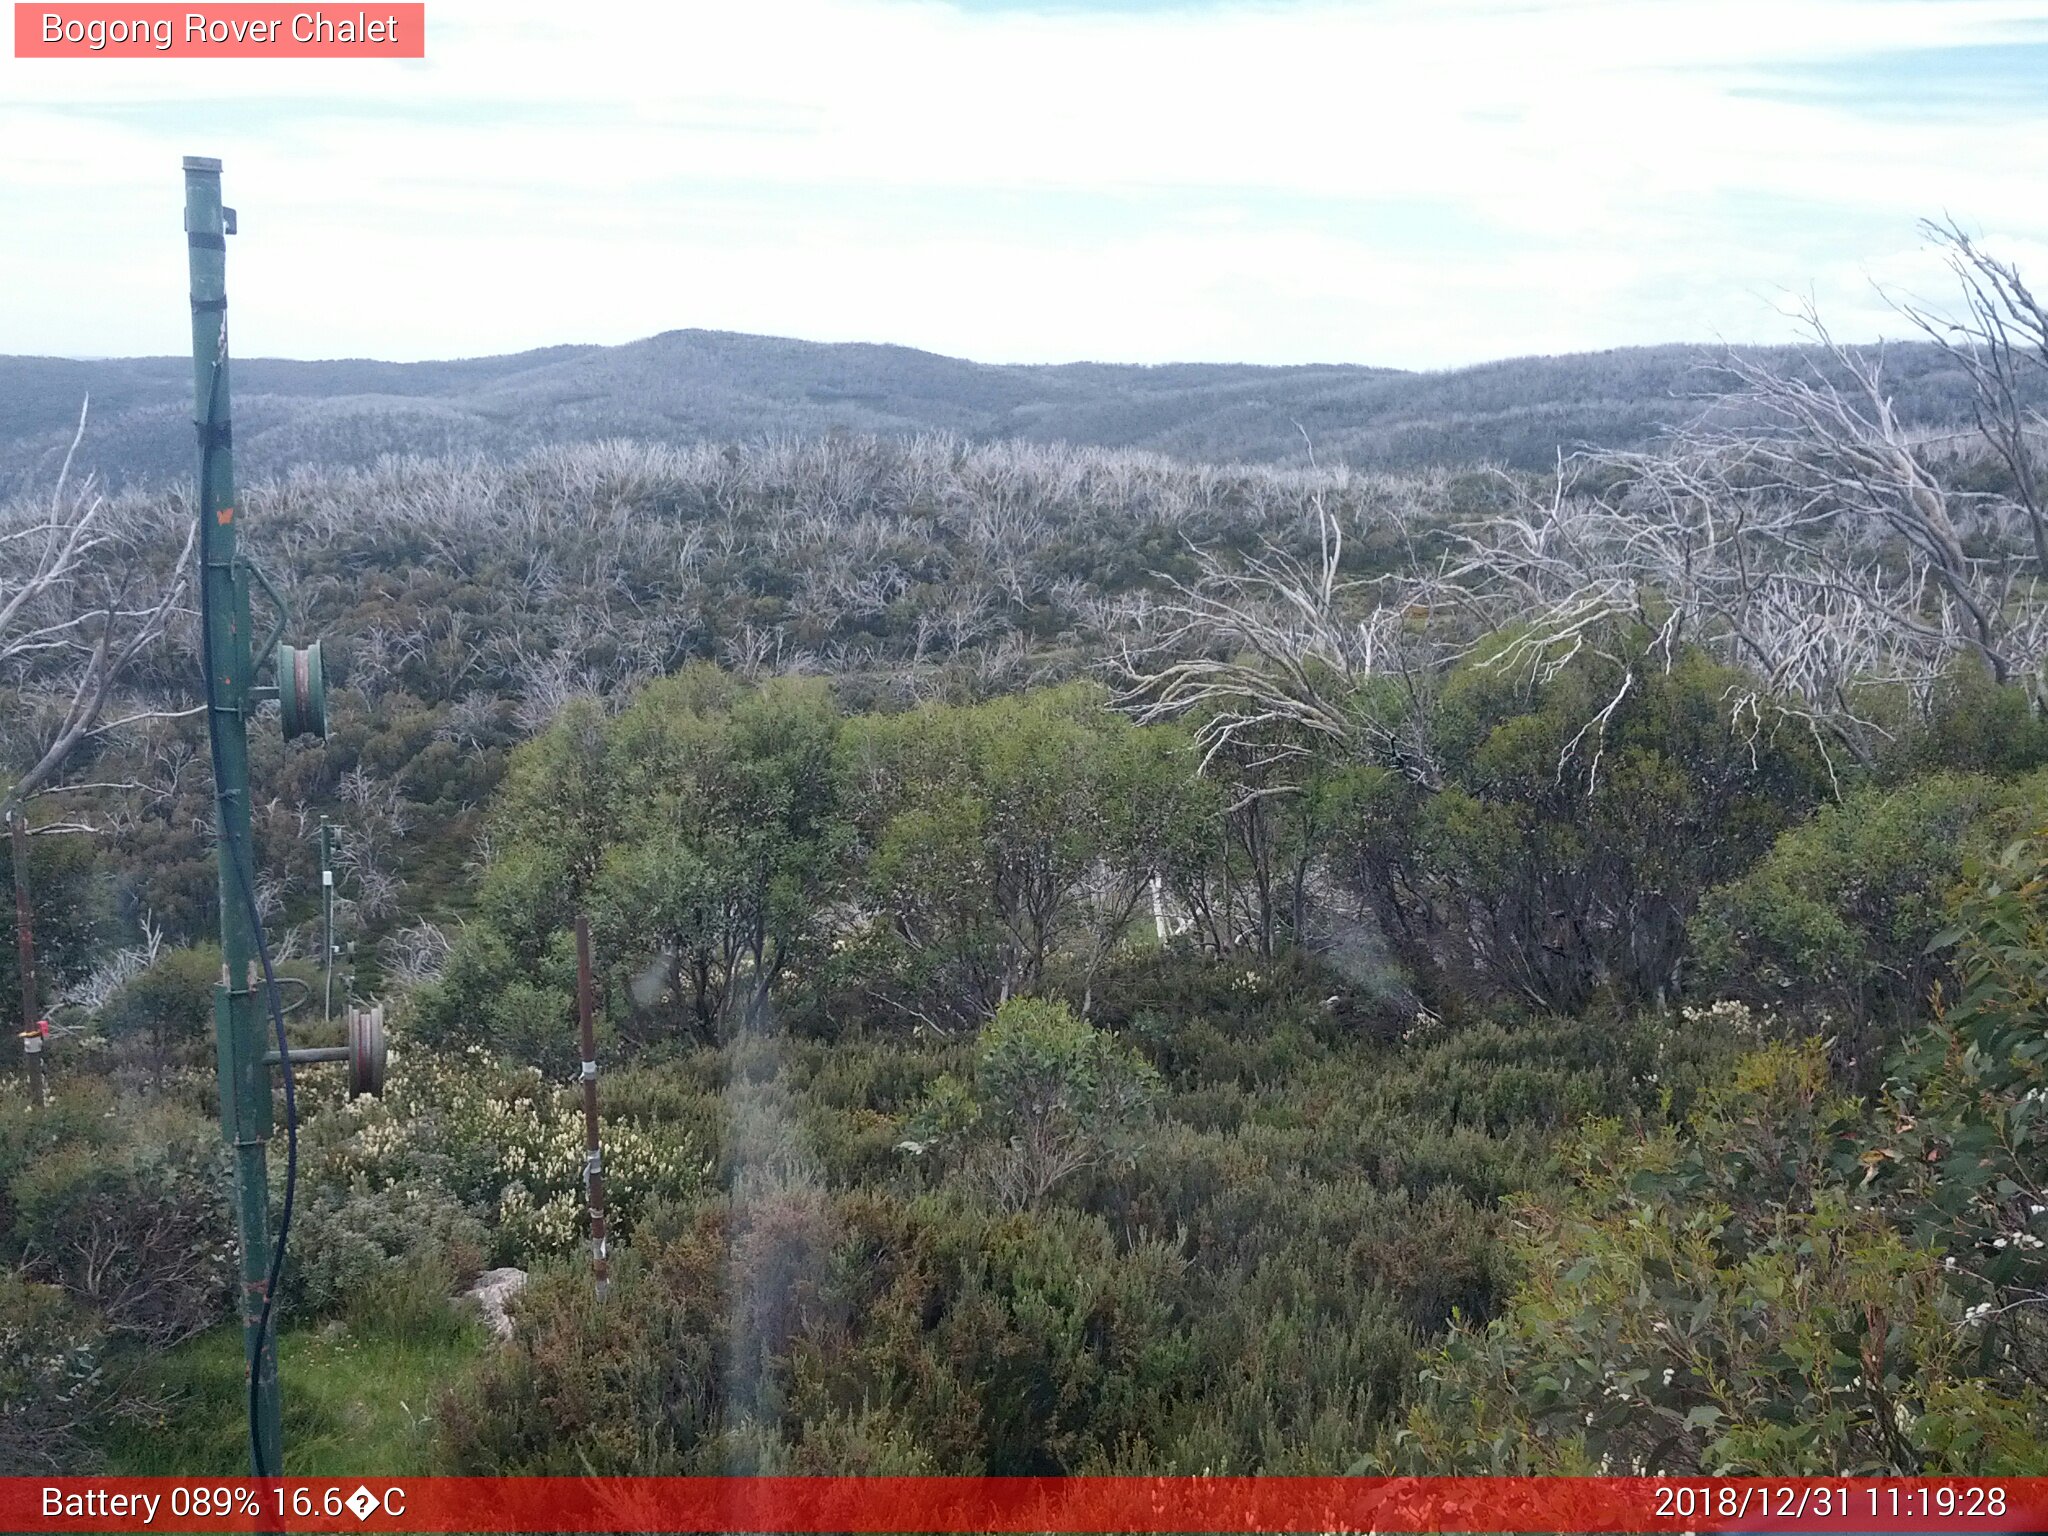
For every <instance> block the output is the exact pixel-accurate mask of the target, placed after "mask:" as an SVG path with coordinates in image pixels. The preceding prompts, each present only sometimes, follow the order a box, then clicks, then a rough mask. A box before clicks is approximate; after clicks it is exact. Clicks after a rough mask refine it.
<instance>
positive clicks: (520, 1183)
mask: <svg viewBox="0 0 2048 1536" xmlns="http://www.w3.org/2000/svg"><path fill="white" fill-rule="evenodd" d="M330 1123H334V1124H338V1126H339V1127H340V1129H339V1132H338V1134H335V1133H330V1134H335V1139H334V1140H333V1141H331V1142H330V1143H328V1144H327V1145H326V1146H325V1147H324V1148H323V1156H324V1163H323V1165H322V1169H321V1172H322V1176H323V1178H331V1179H333V1180H334V1181H336V1182H340V1183H344V1184H348V1183H355V1182H357V1181H361V1183H362V1184H363V1185H364V1186H366V1187H367V1188H368V1189H370V1190H373V1191H374V1190H381V1189H385V1188H389V1187H392V1186H400V1187H412V1188H425V1187H428V1186H430V1185H432V1186H439V1187H440V1188H442V1189H444V1190H446V1191H448V1192H450V1193H452V1194H454V1195H455V1196H456V1198H457V1199H459V1200H461V1201H462V1202H463V1203H464V1204H465V1205H467V1206H469V1207H470V1208H471V1209H472V1210H474V1211H476V1212H477V1213H478V1214H479V1215H480V1216H482V1217H483V1218H484V1219H485V1221H486V1222H487V1223H489V1224H491V1225H493V1226H494V1227H495V1228H496V1229H497V1237H498V1244H497V1246H498V1252H499V1257H500V1258H501V1259H503V1260H504V1261H506V1262H521V1261H524V1260H526V1259H530V1258H533V1257H537V1256H540V1255H543V1254H562V1253H567V1252H569V1251H570V1250H572V1249H573V1248H574V1247H575V1245H576V1243H577V1241H578V1240H579V1239H580V1238H581V1237H583V1236H584V1235H585V1233H586V1231H587V1220H586V1217H585V1215H584V1192H583V1174H584V1148H583V1140H584V1132H583V1101H582V1090H581V1088H580V1087H579V1086H576V1085H573V1084H570V1085H556V1084H551V1083H549V1082H548V1081H547V1080H546V1079H545V1078H543V1077H542V1075H541V1072H540V1069H539V1068H537V1067H524V1068H521V1067H514V1066H511V1065H509V1064H507V1063H504V1062H502V1061H500V1060H499V1059H498V1058H496V1057H495V1056H493V1055H492V1054H491V1053H490V1052H488V1051H486V1050H485V1049H484V1048H483V1047H482V1046H480V1045H472V1046H470V1047H468V1048H467V1049H466V1050H459V1051H458V1050H447V1051H430V1050H425V1049H400V1048H399V1047H398V1046H395V1045H394V1046H393V1048H392V1049H391V1051H390V1055H389V1060H388V1063H387V1073H386V1080H385V1092H384V1097H383V1098H382V1099H381V1100H373V1099H357V1100H355V1101H353V1102H352V1103H350V1104H348V1105H347V1106H346V1107H345V1108H343V1109H342V1110H341V1111H340V1113H339V1114H338V1115H337V1116H334V1117H331V1120H330ZM601 1135H602V1143H603V1158H604V1163H603V1167H604V1178H605V1197H606V1207H607V1213H608V1215H609V1217H610V1221H611V1226H612V1228H613V1230H614V1231H617V1230H622V1229H624V1228H626V1227H629V1226H630V1225H631V1223H632V1220H633V1217H634V1216H635V1214H637V1212H638V1210H639V1208H640V1207H641V1206H642V1205H643V1204H644V1203H645V1202H646V1201H647V1200H648V1199H649V1198H650V1197H653V1196H664V1197H669V1198H678V1197H681V1196H684V1195H687V1194H689V1193H691V1192H692V1191H694V1190H696V1189H697V1188H699V1187H700V1186H701V1184H702V1182H703V1180H704V1178H705V1176H706V1174H707V1173H708V1171H709V1165H708V1164H707V1162H706V1159H705V1156H704V1154H703V1152H702V1151H701V1150H700V1143H699V1142H698V1141H697V1139H696V1138H693V1137H692V1136H691V1135H689V1133H688V1132H687V1131H684V1130H681V1129H679V1128H678V1127H676V1126H674V1125H666V1124H664V1125H655V1126H640V1125H635V1124H633V1123H631V1122H626V1121H609V1120H608V1121H605V1122H604V1123H603V1126H602V1132H601Z"/></svg>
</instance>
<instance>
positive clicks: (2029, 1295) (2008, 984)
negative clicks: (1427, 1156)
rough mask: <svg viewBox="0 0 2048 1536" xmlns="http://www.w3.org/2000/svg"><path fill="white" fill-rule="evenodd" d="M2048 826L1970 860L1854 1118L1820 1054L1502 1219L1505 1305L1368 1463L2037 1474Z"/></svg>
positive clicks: (1468, 1340) (1734, 1090) (1780, 1059)
mask: <svg viewBox="0 0 2048 1536" xmlns="http://www.w3.org/2000/svg"><path fill="white" fill-rule="evenodd" d="M2044 896H2048V838H2042V837H2035V838H2031V839H2022V840H2020V841H2018V842H2016V843H2014V844H2012V845H2010V846H2009V847H2007V848H2006V849H2005V850H2004V851H2003V852H2002V853H2001V854H2000V855H1998V856H1997V857H1996V858H1990V859H1987V858H1982V857H1977V858H1973V859H1972V860H1971V861H1970V863H1969V866H1968V883H1967V885H1966V887H1965V889H1964V891H1963V893H1962V894H1961V896H1960V897H1959V898H1958V900H1957V903H1956V912H1955V919H1956V921H1955V923H1954V926H1952V927H1951V928H1950V929H1949V930H1948V931H1946V932H1945V933H1943V934H1941V935H1938V936H1936V937H1937V942H1938V943H1939V944H1942V945H1953V946H1954V949H1955V959H1954V964H1955V970H1956V973H1957V976H1958V977H1959V979H1960V987H1961V991H1960V995H1959V996H1958V997H1957V998H1956V1000H1955V1001H1954V1002H1953V1003H1951V1004H1946V1005H1944V1006H1943V1007H1942V1008H1941V1009H1940V1011H1939V1015H1938V1018H1937V1022H1936V1023H1935V1025H1934V1026H1933V1027H1932V1028H1931V1029H1929V1030H1928V1031H1926V1032H1925V1034H1924V1035H1923V1036H1922V1037H1920V1038H1919V1039H1917V1040H1915V1041H1913V1042H1912V1043H1911V1044H1910V1045H1909V1046H1908V1047H1907V1048H1906V1049H1904V1050H1903V1051H1902V1052H1901V1053H1900V1054H1899V1055H1898V1056H1897V1057H1896V1059H1895V1061H1894V1064H1893V1068H1894V1077H1893V1080H1892V1082H1891V1085H1890V1087H1889V1089H1888V1091H1887V1094H1886V1098H1885V1101H1884V1103H1883V1104H1882V1105H1881V1106H1880V1107H1879V1108H1878V1109H1877V1110H1876V1111H1875V1112H1869V1111H1866V1109H1865V1107H1864V1105H1863V1104H1862V1102H1861V1101H1859V1100H1854V1099H1847V1098H1844V1097H1841V1096H1839V1094H1836V1093H1834V1092H1832V1091H1831V1090H1830V1089H1829V1086H1828V1079H1827V1068H1826V1063H1825V1055H1824V1052H1823V1050H1822V1048H1821V1047H1820V1045H1819V1044H1818V1043H1817V1042H1811V1043H1808V1044H1807V1045H1805V1046H1803V1047H1799V1048H1794V1047H1792V1046H1788V1045H1783V1044H1779V1045H1775V1046H1771V1047H1768V1048H1766V1049H1765V1050H1764V1051H1762V1052H1761V1053H1759V1054H1757V1055H1756V1056H1754V1057H1752V1058H1751V1059H1750V1060H1749V1061H1748V1062H1746V1063H1745V1065H1744V1067H1743V1070H1742V1071H1741V1072H1740V1073H1739V1074H1738V1075H1737V1076H1736V1078H1735V1079H1734V1080H1733V1081H1732V1082H1731V1083H1730V1084H1729V1085H1728V1087H1727V1088H1726V1089H1725V1090H1724V1091H1722V1092H1720V1093H1718V1094H1715V1095H1713V1096H1711V1097H1710V1098H1709V1099H1708V1100H1707V1102H1706V1104H1705V1106H1704V1107H1703V1109H1702V1110H1701V1111H1700V1113H1699V1114H1698V1115H1697V1116H1695V1118H1694V1119H1693V1121H1692V1123H1691V1124H1690V1125H1689V1126H1688V1127H1686V1128H1685V1129H1684V1130H1682V1131H1680V1130H1672V1129H1667V1130H1664V1131H1661V1132H1659V1133H1657V1134H1654V1135H1652V1136H1650V1137H1648V1138H1641V1139H1639V1138H1632V1137H1630V1136H1628V1135H1626V1134H1624V1133H1623V1132H1621V1131H1620V1130H1619V1129H1618V1128H1616V1127H1613V1126H1606V1127H1596V1128H1595V1129H1594V1130H1593V1131H1592V1132H1591V1133H1589V1134H1588V1136H1587V1137H1586V1138H1585V1139H1584V1140H1583V1142H1582V1144H1581V1149H1580V1153H1579V1167H1578V1188H1577V1192H1576V1193H1575V1194H1574V1195H1573V1196H1571V1197H1570V1198H1569V1199H1566V1200H1564V1201H1561V1202H1544V1201H1539V1202H1532V1203H1528V1204H1526V1205H1525V1206H1524V1207H1523V1208H1522V1210H1521V1212H1520V1223H1521V1229H1522V1235H1521V1237H1520V1239H1519V1242H1518V1245H1517V1257H1518V1260H1519V1264H1520V1268H1521V1270H1522V1272H1523V1279H1522V1281H1521V1283H1520V1284H1519V1286H1518V1288H1517V1290H1516V1293H1515V1296H1514V1299H1513V1302H1512V1303H1511V1305H1510V1307H1509V1309H1508V1310H1507V1312H1506V1314H1505V1315H1504V1316H1503V1317H1502V1318H1500V1319H1498V1320H1496V1321H1495V1322H1494V1323H1493V1324H1492V1325H1491V1326H1490V1327H1488V1328H1486V1329H1485V1330H1483V1331H1472V1330H1466V1331H1461V1332H1459V1333H1457V1334H1454V1336H1453V1338H1452V1340H1451V1341H1450V1343H1449V1344H1448V1345H1447V1346H1446V1347H1445V1348H1444V1350H1443V1352H1442V1353H1441V1354H1440V1356H1439V1357H1438V1358H1437V1360H1436V1361H1435V1362H1434V1363H1433V1364H1432V1366H1431V1367H1430V1369H1428V1370H1427V1371H1425V1372H1424V1377H1423V1381H1424V1386H1423V1390H1422V1392H1421V1394H1420V1395H1419V1397H1418V1400H1417V1401H1416V1403H1415V1404H1414V1405H1412V1407H1411V1409H1410V1411H1409V1413H1408V1415H1407V1418H1406V1421H1405V1423H1404V1425H1403V1426H1402V1428H1401V1429H1400V1430H1399V1431H1397V1432H1396V1433H1395V1434H1393V1435H1392V1436H1391V1437H1390V1438H1389V1440H1388V1441H1387V1443H1386V1445H1385V1447H1384V1448H1383V1449H1382V1451H1381V1452H1380V1453H1379V1455H1378V1457H1377V1458H1376V1463H1375V1464H1377V1465H1382V1466H1398V1467H1409V1468H1417V1469H1420V1468H1427V1469H1428V1470H1431V1471H1435V1472H1442V1471H1447V1470H1452V1469H1471V1470H1480V1471H1500V1472H1511V1471H1515V1472H1518V1471H1545V1472H1587V1471H1617V1472H1637V1473H1641V1472H1645V1471H1649V1472H1659V1473H1671V1474H1680V1475H1682V1474H1687V1473H1693V1472H1708V1473H1747V1474H1762V1475H1778V1474H1794V1473H1810V1474H1820V1473H1827V1472H1836V1473H1840V1472H1870V1473H1882V1474H1910V1475H1932V1474H1942V1473H1972V1474H1976V1475H1985V1474H2006V1473H2013V1474H2029V1475H2031V1474H2039V1473H2040V1472H2042V1471H2043V1470H2044V1469H2048V1455H2044V1452H2043V1450H2042V1447H2043V1446H2044V1445H2048V1388H2044V1385H2043V1383H2044V1377H2048V1370H2044V1367H2048V1318H2044V1315H2043V1309H2042V1299H2043V1298H2044V1297H2048V1260H2044V1254H2048V1186H2044V1180H2043V1176H2042V1170H2043V1168H2044V1167H2048V1112H2044V1108H2043V1104H2042V1100H2043V1098H2044V1094H2043V1082H2044V1078H2048V1068H2044V1064H2043V1058H2044V1056H2048V1045H2044V1043H2043V1036H2042V1033H2041V1017H2042V1013H2043V1011H2044V1007H2048V993H2044V990H2043V983H2042V977H2043V975H2044V974H2048V918H2044V915H2043V913H2044V910H2048V908H2044V902H2043V897H2044Z"/></svg>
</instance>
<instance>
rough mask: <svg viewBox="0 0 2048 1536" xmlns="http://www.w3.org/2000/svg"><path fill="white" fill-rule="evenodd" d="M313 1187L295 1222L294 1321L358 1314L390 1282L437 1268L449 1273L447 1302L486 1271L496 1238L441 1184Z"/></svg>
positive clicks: (290, 1282) (288, 1277)
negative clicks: (356, 1309) (354, 1311)
mask: <svg viewBox="0 0 2048 1536" xmlns="http://www.w3.org/2000/svg"><path fill="white" fill-rule="evenodd" d="M308 1184H309V1187H308V1188H306V1189H303V1190H301V1192H300V1195H299V1205H298V1208H297V1209H296V1211H295V1212H294V1213H293V1216H292V1232H291V1243H290V1247H289V1251H288V1256H287V1259H286V1263H285V1270H284V1277H283V1282H282V1291H281V1294H282V1297H283V1301H284V1305H285V1307H286V1308H287V1310H288V1311H289V1313H290V1315H291V1316H293V1317H294V1318H309V1317H331V1316H336V1315H339V1314H341V1313H342V1312H343V1311H344V1310H352V1309H353V1308H354V1307H355V1306H357V1305H358V1304H359V1301H360V1299H361V1298H365V1297H367V1296H369V1295H370V1294H371V1293H372V1292H377V1293H380V1294H381V1293H382V1292H383V1290H384V1289H385V1287H384V1282H385V1281H386V1280H387V1279H389V1278H390V1277H392V1276H394V1275H397V1276H406V1277H410V1276H414V1275H416V1274H417V1273H418V1272H419V1270H420V1267H421V1266H422V1265H424V1264H426V1263H428V1262H430V1261H438V1262H439V1263H441V1264H442V1265H443V1266H444V1267H445V1268H446V1270H447V1276H446V1279H447V1288H446V1289H445V1290H444V1291H443V1292H442V1293H441V1294H442V1295H443V1296H445V1295H447V1294H448V1293H449V1292H450V1291H453V1290H456V1289H460V1288H461V1287H462V1286H465V1285H467V1284H468V1283H469V1282H470V1281H472V1280H474V1279H475V1278H476V1275H477V1273H478V1271H479V1270H481V1269H482V1268H483V1265H484V1259H485V1256H486V1255H487V1254H488V1252H489V1245H490V1234H489V1233H488V1232H487V1231H486V1230H485V1228H484V1225H483V1223H482V1222H481V1221H479V1220H478V1219H477V1217H476V1216H475V1215H473V1214H472V1213H471V1212H470V1211H469V1210H468V1209H467V1208H466V1207H464V1206H463V1205H462V1204H461V1202H460V1201H458V1200H457V1199H456V1198H455V1196H454V1195H453V1194H451V1193H450V1192H449V1191H448V1190H446V1189H444V1188H441V1187H440V1186H438V1185H436V1184H433V1183H406V1184H386V1185H384V1186H383V1187H382V1188H379V1189H372V1188H371V1187H370V1186H369V1184H368V1182H367V1181H366V1180H362V1181H358V1182H356V1183H355V1184H353V1185H349V1186H340V1187H337V1186H334V1185H324V1186H323V1185H316V1184H313V1183H312V1182H311V1181H310V1180H309V1181H308ZM400 1289H403V1287H400ZM372 1313H374V1308H373V1309H372Z"/></svg>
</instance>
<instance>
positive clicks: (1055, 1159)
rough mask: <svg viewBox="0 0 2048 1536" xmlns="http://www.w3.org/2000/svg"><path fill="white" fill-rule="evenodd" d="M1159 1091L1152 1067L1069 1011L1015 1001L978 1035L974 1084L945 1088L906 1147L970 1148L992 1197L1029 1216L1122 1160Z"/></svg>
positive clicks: (932, 1098) (938, 1087) (952, 1083)
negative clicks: (1084, 1176) (1082, 1177)
mask: <svg viewBox="0 0 2048 1536" xmlns="http://www.w3.org/2000/svg"><path fill="white" fill-rule="evenodd" d="M1157 1092H1158V1074H1157V1073H1156V1072H1154V1071H1153V1069H1152V1067H1151V1066H1150V1064H1149V1063H1147V1062H1145V1061H1144V1060H1143V1059H1142V1058H1141V1057H1139V1056H1138V1055H1137V1054H1136V1053H1135V1052H1133V1051H1131V1050H1129V1049H1128V1048H1126V1047H1124V1046H1122V1045H1120V1044H1119V1043H1118V1042H1117V1041H1116V1040H1114V1039H1113V1038H1112V1037H1111V1036H1109V1035H1106V1034H1104V1033H1103V1032H1102V1031H1100V1030H1098V1029H1095V1028H1094V1027H1093V1026H1091V1025H1090V1024H1088V1023H1087V1022H1086V1021H1085V1020H1083V1019H1081V1018H1079V1017H1078V1016H1076V1015H1075V1014H1074V1013H1073V1011H1072V1010H1071V1009H1069V1008H1067V1007H1065V1006H1064V1005H1063V1004H1060V1003H1052V1002H1045V1001H1042V1000H1040V999H1038V998H1012V999H1011V1000H1010V1001H1009V1002H1007V1003H1005V1004H1003V1006H1002V1007H1001V1008H1000V1009H999V1010H997V1013H996V1016H995V1018H994V1019H992V1020H991V1021H990V1022H989V1023H988V1024H986V1025H984V1026H983V1028H982V1030H981V1034H980V1036H979V1038H978V1039H977V1041H976V1048H975V1059H974V1080H973V1083H972V1085H971V1086H970V1085H967V1084H964V1083H961V1082H960V1081H959V1080H958V1079H955V1078H950V1077H946V1078H941V1079H939V1081H938V1082H937V1083H935V1084H934V1085H933V1086H932V1089H931V1092H930V1094H929V1095H928V1097H927V1099H926V1102H925V1105H924V1107H923V1108H922V1109H921V1110H920V1111H919V1113H918V1115H917V1116H916V1117H915V1119H914V1120H913V1122H912V1126H911V1132H910V1136H909V1138H908V1139H907V1140H906V1141H905V1143H904V1146H905V1147H906V1149H908V1150H912V1151H918V1152H922V1151H923V1150H925V1149H926V1147H928V1146H933V1145H941V1146H946V1147H954V1146H958V1147H964V1148H965V1149H967V1155H968V1156H969V1157H970V1158H972V1159H973V1161H974V1164H975V1166H976V1168H977V1170H978V1172H979V1173H980V1174H981V1175H982V1176H983V1177H984V1178H986V1179H987V1180H988V1181H989V1183H990V1185H991V1186H992V1187H993V1189H994V1191H995V1193H996V1197H997V1198H998V1199H999V1200H1000V1201H1001V1202H1002V1203H1003V1204H1004V1205H1005V1206H1006V1207H1007V1208H1009V1209H1011V1210H1025V1209H1029V1208H1031V1207H1034V1206H1036V1205H1039V1204H1041V1203H1042V1202H1043V1201H1044V1200H1045V1199H1046V1198H1047V1197H1048V1196H1049V1195H1051V1193H1052V1192H1053V1190H1054V1189H1056V1188H1057V1187H1058V1186H1059V1185H1060V1184H1062V1183H1064V1182H1065V1181H1066V1180H1068V1179H1070V1178H1071V1177H1073V1175H1075V1174H1077V1173H1079V1172H1081V1171H1082V1170H1083V1169H1086V1168H1091V1167H1094V1166H1095V1165H1096V1164H1098V1163H1099V1162H1101V1161H1102V1160H1104V1159H1105V1158H1109V1157H1114V1156H1118V1155H1124V1154H1126V1153H1127V1152H1128V1146H1127V1143H1128V1141H1129V1138H1130V1136H1131V1134H1132V1132H1133V1130H1134V1129H1135V1127H1136V1125H1137V1123H1138V1121H1139V1119H1140V1118H1141V1117H1142V1116H1143V1115H1144V1113H1145V1111H1146V1109H1147V1108H1148V1107H1149V1106H1150V1104H1151V1102H1152V1100H1153V1099H1154V1097H1155V1096H1156V1094H1157Z"/></svg>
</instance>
